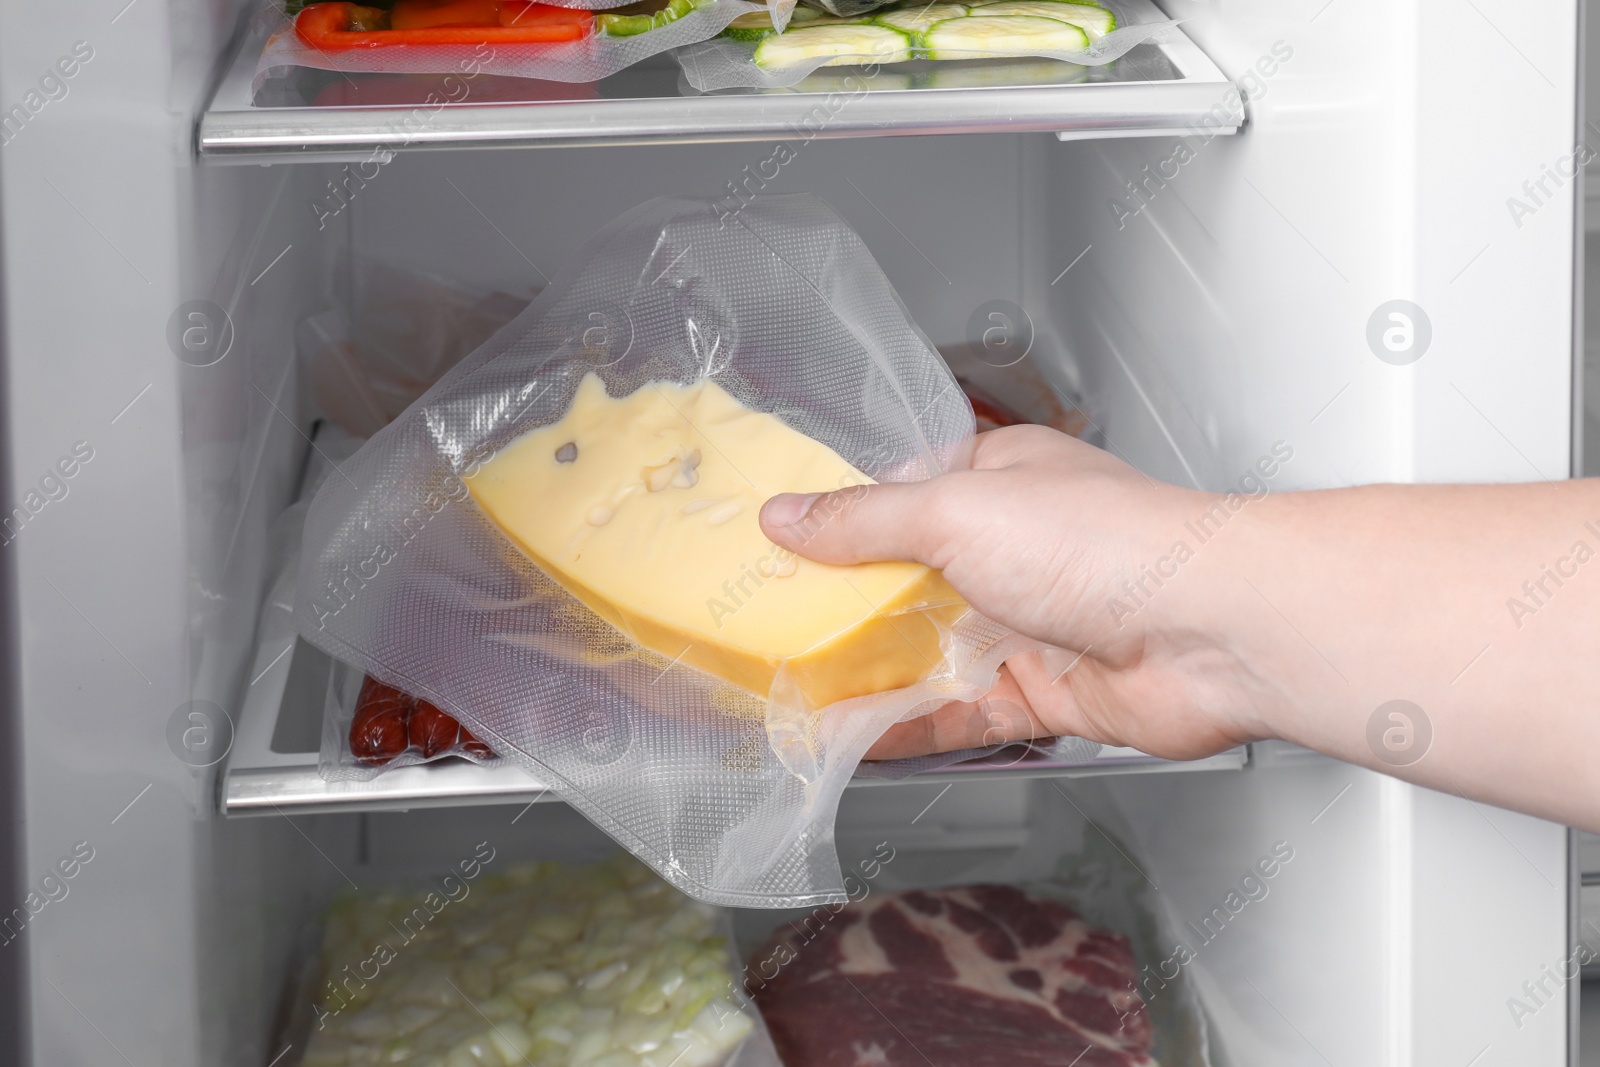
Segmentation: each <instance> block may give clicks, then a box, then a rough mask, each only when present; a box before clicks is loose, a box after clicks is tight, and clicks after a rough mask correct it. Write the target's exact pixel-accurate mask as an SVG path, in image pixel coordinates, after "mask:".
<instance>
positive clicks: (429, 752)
mask: <svg viewBox="0 0 1600 1067" xmlns="http://www.w3.org/2000/svg"><path fill="white" fill-rule="evenodd" d="M450 757H455V758H458V759H464V760H469V761H471V762H472V763H492V762H494V759H495V755H494V752H493V751H491V750H490V748H489V746H488V745H486V744H484V743H483V742H482V741H480V740H478V739H477V738H476V737H473V736H472V731H470V730H468V729H467V728H466V727H464V726H462V725H461V723H460V722H458V721H457V720H456V718H455V716H453V715H451V714H449V713H448V712H444V711H440V710H439V708H437V707H436V706H434V705H433V704H431V703H429V702H428V701H426V700H422V699H419V698H417V697H414V696H412V695H411V694H410V693H404V692H401V691H400V690H398V689H396V688H395V687H394V686H391V685H385V684H384V683H382V682H380V681H378V679H376V678H373V677H371V676H366V677H363V676H362V674H361V672H359V671H354V670H351V669H350V668H349V667H348V666H347V665H345V664H343V663H336V664H334V668H333V671H332V672H331V673H330V674H329V676H328V697H327V705H326V707H325V708H324V710H323V716H322V747H321V750H320V751H319V753H318V755H317V772H318V773H319V774H321V775H322V777H323V779H324V780H326V781H329V782H350V781H356V782H365V781H370V780H371V779H373V778H376V777H377V776H378V775H380V774H382V773H383V772H384V771H386V770H390V769H392V768H395V767H412V766H415V765H416V764H419V763H432V762H433V761H434V760H440V759H448V758H450Z"/></svg>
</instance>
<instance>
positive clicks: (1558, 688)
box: [1152, 482, 1600, 829]
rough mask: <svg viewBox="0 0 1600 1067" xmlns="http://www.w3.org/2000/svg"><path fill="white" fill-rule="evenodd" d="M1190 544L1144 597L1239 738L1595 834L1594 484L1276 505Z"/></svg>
mask: <svg viewBox="0 0 1600 1067" xmlns="http://www.w3.org/2000/svg"><path fill="white" fill-rule="evenodd" d="M1210 502H1211V501H1210V500H1209V499H1208V500H1205V501H1204V502H1203V504H1209V503H1210ZM1201 511H1202V512H1203V507H1202V509H1201ZM1213 521H1215V520H1213ZM1591 523H1592V524H1593V525H1590V524H1591ZM1194 530H1195V533H1196V534H1206V533H1208V532H1209V531H1210V530H1211V526H1209V525H1207V526H1198V527H1194ZM1191 540H1194V541H1195V542H1196V544H1195V554H1194V557H1193V558H1192V559H1191V560H1190V561H1188V562H1187V563H1185V564H1184V566H1183V570H1186V571H1191V572H1192V574H1193V576H1194V577H1193V579H1191V578H1190V576H1189V575H1182V576H1181V577H1182V580H1177V579H1175V580H1174V581H1173V582H1172V586H1171V589H1170V592H1171V593H1172V594H1176V595H1173V596H1171V597H1162V598H1161V599H1167V600H1169V604H1168V605H1167V607H1166V610H1167V612H1168V613H1169V614H1170V616H1171V617H1172V618H1173V620H1174V622H1175V625H1176V626H1178V627H1179V628H1180V629H1187V630H1189V631H1190V632H1192V633H1194V634H1202V633H1212V634H1217V635H1222V636H1221V637H1220V640H1221V641H1222V643H1223V644H1224V646H1225V648H1226V650H1227V651H1228V653H1229V654H1230V656H1231V658H1232V659H1233V660H1234V661H1236V662H1237V664H1238V670H1239V671H1240V683H1241V688H1240V692H1241V693H1247V694H1249V696H1250V699H1251V702H1252V703H1253V704H1254V705H1255V706H1254V707H1253V708H1252V709H1251V710H1250V711H1249V712H1248V713H1247V715H1249V716H1253V717H1254V721H1253V722H1249V723H1248V725H1247V728H1248V729H1249V730H1250V732H1252V733H1254V734H1257V735H1259V736H1272V737H1281V738H1283V739H1285V740H1289V741H1292V742H1295V743H1298V744H1301V745H1305V746H1307V747H1309V748H1314V749H1317V750H1319V751H1322V752H1325V753H1327V754H1329V755H1332V756H1336V757H1338V758H1340V759H1345V760H1348V761H1350V762H1354V763H1361V764H1365V765H1367V766H1371V767H1374V768H1377V769H1380V770H1384V771H1388V772H1391V773H1394V774H1397V775H1399V776H1400V777H1403V778H1407V779H1410V780H1412V781H1416V782H1419V783H1421V784H1424V785H1428V786H1431V787H1433V788H1436V789H1440V790H1444V791H1448V792H1453V793H1461V792H1466V793H1470V794H1471V795H1473V796H1476V797H1479V798H1482V799H1484V800H1487V801H1490V802H1492V803H1496V804H1501V805H1504V806H1507V807H1514V808H1519V809H1522V810H1527V811H1532V812H1535V813H1537V814H1541V815H1544V816H1546V817H1549V818H1552V819H1556V820H1559V821H1564V822H1570V823H1575V824H1580V825H1585V826H1589V827H1591V828H1595V829H1600V773H1597V771H1596V769H1595V768H1596V767H1597V766H1600V483H1595V482H1566V483H1561V484H1557V485H1506V486H1374V487H1367V488H1359V489H1342V490H1331V491H1325V492H1305V493H1283V494H1276V495H1273V496H1270V497H1267V498H1265V499H1263V500H1260V501H1254V502H1250V503H1248V504H1246V505H1245V506H1244V507H1243V508H1241V509H1240V510H1239V512H1238V513H1237V514H1235V515H1232V516H1231V517H1230V518H1229V520H1228V521H1227V522H1226V524H1225V526H1224V527H1223V528H1222V529H1221V530H1219V531H1217V532H1215V533H1214V534H1212V535H1211V536H1209V537H1208V539H1207V540H1206V541H1205V542H1203V543H1200V542H1199V538H1198V536H1192V537H1191ZM1158 603H1159V600H1156V601H1152V607H1155V605H1156V604H1158ZM1394 700H1404V701H1409V702H1411V703H1412V704H1414V705H1416V707H1417V708H1419V709H1420V713H1418V712H1414V711H1411V710H1410V709H1407V708H1405V707H1403V706H1400V707H1394V708H1390V709H1386V711H1385V712H1383V713H1380V712H1379V709H1380V707H1382V706H1383V705H1385V704H1387V703H1388V702H1390V701H1394ZM1390 712H1395V713H1398V714H1399V715H1400V716H1401V717H1400V718H1394V717H1392V716H1391V715H1390V714H1389V713H1390ZM1375 716H1377V718H1378V719H1379V723H1378V725H1377V726H1376V727H1371V723H1372V722H1373V720H1374V717H1375ZM1411 720H1415V721H1411ZM1408 725H1409V729H1410V730H1411V731H1412V732H1411V734H1410V736H1409V738H1408V735H1407V730H1408ZM1369 728H1370V729H1369ZM1430 729H1431V735H1432V736H1431V740H1429V739H1428V738H1427V736H1426V734H1427V733H1428V732H1430ZM1386 734H1387V737H1385V735H1386ZM1386 740H1387V742H1388V743H1387V744H1386V743H1385V741H1386ZM1408 740H1409V745H1408V744H1407V742H1408Z"/></svg>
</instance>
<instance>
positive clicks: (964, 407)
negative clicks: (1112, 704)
mask: <svg viewBox="0 0 1600 1067" xmlns="http://www.w3.org/2000/svg"><path fill="white" fill-rule="evenodd" d="M590 374H598V375H599V376H600V377H601V378H602V379H603V381H604V382H605V383H606V385H607V387H608V390H609V392H610V394H611V395H612V396H617V397H622V396H626V395H630V394H632V393H633V392H634V391H635V390H637V389H639V388H641V387H643V386H645V385H646V384H647V383H651V382H658V383H659V382H674V383H679V384H689V383H694V382H698V381H700V380H702V379H706V378H710V379H712V380H713V381H715V382H716V383H717V384H718V385H720V386H721V387H722V388H723V389H725V390H727V392H728V393H729V394H731V395H732V396H733V397H734V398H736V399H737V400H738V401H739V402H740V403H742V404H743V405H744V406H746V407H747V408H750V409H754V410H757V411H762V412H767V413H770V414H772V415H774V416H776V417H777V418H778V419H780V420H782V422H783V423H785V424H787V426H789V427H790V428H792V429H793V430H796V431H798V432H800V433H802V434H805V435H807V436H810V437H812V438H814V439H816V440H817V441H820V442H822V443H824V444H826V445H828V446H829V447H830V448H832V449H833V450H834V451H835V452H836V453H838V455H839V456H842V457H845V458H846V459H848V460H851V461H852V462H853V463H854V464H855V466H856V467H857V469H858V470H860V471H861V472H863V473H864V474H866V475H867V476H869V477H871V478H873V479H876V480H878V481H914V480H919V479H922V478H928V477H931V476H934V475H936V474H939V473H941V472H944V471H948V470H951V469H955V468H957V467H960V466H963V465H965V464H966V463H968V462H969V461H970V456H971V440H972V433H973V416H972V410H971V408H970V407H969V406H968V404H967V401H966V399H965V398H964V397H963V396H962V393H961V390H960V389H959V388H958V387H957V385H956V383H955V381H954V379H953V378H952V377H951V375H950V372H949V370H948V369H947V368H946V367H945V365H944V363H943V362H942V361H941V360H940V359H939V357H938V356H937V355H935V354H934V352H933V350H932V347H931V345H930V344H929V342H928V340H927V338H926V337H924V336H923V334H922V333H921V332H920V331H919V330H918V329H917V328H916V326H914V325H913V324H912V323H911V322H910V321H909V319H908V317H907V314H906V312H905V309H904V307H903V306H902V305H901V303H900V301H899V299H898V297H897V296H896V295H895V293H894V291H893V289H892V288H891V287H890V285H889V283H888V280H887V279H886V278H885V277H884V276H883V274H882V272H881V271H880V270H879V268H878V266H877V264H876V263H874V262H873V260H872V258H871V256H870V255H869V254H868V253H867V251H866V249H865V247H864V246H863V245H862V243H861V240H860V238H859V237H857V236H856V234H855V233H854V232H853V231H851V230H850V228H849V227H848V226H847V225H845V223H844V222H843V221H842V220H841V219H839V217H838V216H837V215H835V214H834V213H833V212H832V211H831V210H830V209H828V208H827V207H826V206H825V205H823V204H822V203H821V202H820V201H819V200H817V199H816V198H814V197H811V196H806V195H790V196H772V197H765V198H762V199H760V200H758V201H755V202H753V203H750V204H747V205H745V206H744V208H743V210H741V211H738V212H730V211H729V210H728V209H727V208H726V206H725V205H722V204H721V203H720V202H715V201H710V200H694V199H676V198H660V199H657V200H653V201H650V202H649V203H647V204H644V205H641V206H640V207H638V208H635V209H634V210H632V211H630V212H628V213H627V214H626V215H624V216H622V217H621V218H619V219H618V220H616V221H615V222H614V223H612V224H611V225H610V226H609V227H607V228H606V229H605V230H604V231H602V232H601V233H600V234H599V235H598V236H597V237H595V238H594V239H593V240H592V241H591V242H590V243H589V245H588V246H587V247H586V248H585V249H584V250H583V251H582V252H581V253H580V254H579V256H578V257H577V258H576V260H575V262H573V263H572V264H570V265H569V266H568V267H567V268H566V269H565V270H564V271H563V272H562V274H561V275H560V276H559V277H558V278H557V279H556V280H555V281H554V282H553V283H552V284H551V285H550V286H549V287H548V288H546V289H545V290H544V292H543V293H542V294H541V295H540V296H539V298H538V299H537V300H536V301H535V302H534V303H533V305H532V306H530V307H529V309H528V310H527V311H526V312H524V313H523V315H522V316H520V317H519V318H518V319H517V320H516V321H515V322H513V323H512V324H511V325H510V326H508V327H507V328H506V329H504V330H503V331H501V333H500V334H498V335H496V336H495V337H494V338H492V339H491V340H490V341H489V342H488V343H486V344H485V345H484V346H483V347H482V348H480V349H479V350H478V351H476V352H474V353H473V354H472V355H471V356H469V357H467V359H465V360H464V361H463V362H462V363H461V364H459V365H458V366H457V367H456V368H455V369H454V370H453V371H451V372H450V373H449V374H448V375H447V376H446V377H445V378H444V379H443V380H441V381H440V382H439V383H438V385H436V386H435V387H434V388H433V389H432V390H430V391H429V392H428V393H427V394H426V395H425V396H423V397H422V399H421V400H419V401H418V402H417V403H416V404H415V405H413V406H412V407H411V408H410V409H409V410H408V411H407V412H406V413H405V414H404V415H402V416H401V417H400V418H399V419H397V420H396V421H395V422H393V423H391V424H390V425H389V426H387V427H386V428H385V429H384V430H382V431H380V432H379V433H378V434H377V435H376V436H375V437H373V438H372V439H371V440H370V441H369V442H368V443H367V444H366V445H365V446H364V447H363V448H362V449H361V451H360V452H358V453H357V454H356V455H355V456H354V457H352V459H351V460H350V461H348V462H347V463H345V464H343V465H342V466H341V468H340V470H339V472H338V476H337V477H330V478H328V479H326V480H325V481H324V483H323V487H322V489H321V491H320V492H319V493H318V495H317V497H316V499H315V501H314V502H313V504H312V507H311V511H310V514H309V516H308V518H307V522H306V530H305V546H304V549H303V553H302V561H301V571H300V576H299V584H298V588H297V595H296V612H295V619H296V625H297V626H298V627H299V628H300V630H301V633H302V634H303V635H304V636H305V638H306V639H307V640H308V641H310V642H311V643H313V644H315V645H317V646H318V647H320V648H322V649H323V650H325V651H326V652H328V653H329V654H330V655H332V656H333V657H334V658H336V659H339V660H342V661H344V662H347V663H350V664H353V665H354V666H355V667H356V668H357V669H359V670H361V671H364V672H365V673H367V674H370V675H373V676H375V677H377V678H379V679H381V680H382V681H384V682H387V683H388V684H391V685H393V686H395V687H397V688H399V689H401V690H404V691H405V692H408V693H415V694H417V695H418V696H420V697H423V698H425V699H427V700H429V701H431V702H432V703H433V704H435V705H437V706H438V707H439V708H441V709H443V710H444V711H446V712H448V713H449V714H451V715H452V716H454V717H455V718H456V719H457V720H459V721H460V722H461V723H462V724H463V725H464V726H466V727H467V728H468V729H470V730H471V731H472V733H473V734H474V735H476V736H477V737H479V738H482V739H483V740H485V741H487V742H488V743H489V744H490V745H491V746H492V747H493V749H494V750H495V751H496V752H498V753H499V754H501V755H502V756H504V757H506V758H509V759H512V760H515V761H517V762H519V763H521V764H523V765H524V766H526V767H528V768H529V769H530V770H532V771H533V772H534V773H535V774H536V775H537V776H538V777H540V778H541V779H542V780H544V781H546V782H549V783H550V784H551V785H552V787H553V788H554V789H555V790H556V791H557V793H558V794H559V795H560V796H561V797H562V798H563V799H565V800H566V801H568V802H569V803H571V804H572V805H574V806H575V807H577V808H578V809H579V810H581V811H582V812H583V813H584V814H585V815H586V816H587V817H588V818H590V819H591V820H592V821H593V822H594V823H596V824H597V825H598V826H599V827H600V828H601V829H603V830H605V831H606V832H607V833H609V834H611V835H612V836H613V837H614V838H616V839H617V840H618V841H619V842H620V843H622V844H623V845H624V846H625V847H626V848H628V849H629V850H630V851H632V852H633V853H634V854H635V855H637V856H639V857H640V858H641V859H643V860H645V861H646V862H647V863H649V864H650V865H651V866H652V867H653V868H655V869H656V870H657V871H658V872H660V873H661V874H662V876H663V877H665V878H666V879H667V880H668V881H670V882H672V883H673V884H674V885H677V886H678V887H679V888H681V889H683V890H684V891H685V892H687V893H689V894H690V895H692V896H695V897H698V898H700V899H702V900H706V901H709V902H712V903H720V904H730V905H740V906H747V907H784V906H796V905H802V904H811V903H821V902H827V901H833V900H838V899H841V898H842V897H843V879H842V875H841V873H840V869H839V864H838V859H837V856H836V855H835V851H834V847H833V839H832V825H833V819H834V813H835V810H836V807H837V804H838V799H839V795H840V792H841V791H842V790H843V788H844V786H845V784H846V782H847V781H848V779H849V778H850V776H851V774H852V773H853V772H854V770H855V768H856V766H857V764H858V763H859V761H860V760H861V757H862V755H863V754H864V753H865V752H866V750H867V748H868V747H869V746H870V744H871V743H872V742H873V741H874V740H875V739H876V738H877V737H879V736H880V735H881V734H882V733H883V732H884V731H885V730H886V729H887V728H888V727H889V726H890V725H892V724H893V723H894V722H896V721H898V720H900V719H902V718H910V717H913V716H915V715H918V714H922V713H925V712H928V711H931V710H932V709H933V708H935V707H937V706H939V705H940V704H942V703H945V702H947V701H951V700H975V699H977V698H978V697H979V696H981V695H982V694H983V693H985V692H987V691H988V690H989V689H990V688H991V687H992V686H993V684H994V681H995V678H996V672H997V670H998V668H999V665H1000V664H1001V663H1002V662H1003V661H1004V660H1005V659H1007V658H1009V657H1010V656H1012V655H1015V654H1017V653H1019V652H1022V651H1025V650H1030V649H1035V648H1037V647H1038V646H1037V645H1036V644H1035V643H1033V642H1031V641H1027V640H1025V639H1023V638H1020V637H1018V636H1017V635H1015V634H1012V633H1010V632H1009V631H1007V630H1005V629H1004V628H1002V627H999V626H997V625H995V624H994V623H992V622H990V621H989V620H987V619H984V618H983V617H982V616H979V615H977V614H976V613H974V612H971V611H967V612H965V613H964V614H960V615H959V617H954V618H953V619H952V620H951V621H948V622H945V623H944V624H943V631H942V635H941V644H940V646H939V648H940V658H939V661H938V662H937V663H934V664H932V665H931V666H930V667H929V670H928V673H927V675H926V676H925V677H924V678H923V680H921V681H918V682H916V683H915V684H913V685H909V686H906V687H904V688H901V689H897V690H893V691H890V692H883V693H874V694H871V695H865V696H857V697H854V698H852V699H848V700H842V701H839V702H838V703H835V704H832V705H831V706H828V707H824V708H820V709H814V708H810V707H807V706H806V705H805V703H804V701H802V700H800V699H798V689H799V687H798V685H794V684H790V683H791V679H790V677H789V675H788V674H787V673H786V671H787V668H783V669H780V670H779V671H778V674H777V677H776V679H775V681H774V683H773V685H772V688H771V691H770V692H767V693H759V694H758V693H753V692H750V691H747V690H745V689H741V688H739V687H737V686H734V685H732V684H729V683H728V682H724V681H721V680H719V679H718V678H716V677H713V676H711V675H709V674H705V673H702V672H700V671H698V670H694V669H690V668H688V667H685V666H682V665H681V664H679V663H678V662H676V661H675V660H674V659H673V658H672V657H671V656H670V655H668V654H662V653H659V652H654V651H650V650H648V649H646V648H645V647H642V646H641V645H640V644H638V643H636V642H634V641H632V640H630V639H629V638H628V637H627V636H626V635H624V634H623V633H622V632H621V631H619V630H617V629H616V628H614V627H613V626H612V625H610V624H609V623H607V622H605V621H603V620H602V619H601V618H600V617H599V616H598V615H596V614H595V613H594V612H592V611H591V610H590V609H589V608H588V607H586V606H585V605H584V604H583V602H581V601H579V600H578V599H577V598H575V597H574V596H572V595H571V594H569V593H568V592H566V590H565V589H563V588H562V586H561V585H559V584H557V582H556V581H554V580H553V579H552V578H551V577H549V576H548V575H546V574H545V573H544V572H542V571H541V570H539V568H538V567H536V566H535V565H533V563H532V562H530V560H529V559H528V558H527V557H526V556H523V555H522V554H521V553H520V552H518V551H516V550H515V549H514V548H513V547H512V546H511V544H510V542H509V541H508V540H507V539H506V538H505V537H504V535H502V534H501V532H500V531H499V529H498V528H497V527H495V526H494V525H493V524H492V522H491V521H490V520H489V519H488V518H487V517H486V516H485V515H484V513H483V512H481V511H480V510H479V509H478V508H477V507H476V506H474V504H473V502H472V499H471V493H470V491H469V490H468V488H467V486H466V484H465V483H464V481H463V476H469V475H471V474H472V473H473V472H474V471H476V470H477V469H478V468H479V466H480V465H481V464H483V463H484V462H485V461H486V460H488V459H489V458H490V457H492V456H493V455H494V454H495V453H496V452H497V450H499V449H501V448H503V447H504V446H506V445H507V444H509V443H510V442H512V441H513V440H515V439H516V438H518V437H520V436H521V435H522V434H523V433H525V432H527V431H530V430H532V429H534V428H536V427H539V426H544V425H548V424H550V423H553V422H555V421H557V420H558V419H560V418H561V417H562V415H563V414H564V413H565V412H566V411H567V409H568V407H569V406H570V404H571V403H572V399H573V397H574V395H575V394H576V391H577V389H578V386H579V383H580V382H581V381H582V380H583V379H584V378H585V376H587V375H590ZM817 488H818V489H828V488H834V487H833V486H818V487H817ZM718 577H720V575H719V576H718ZM712 584H713V585H715V584H717V583H712ZM947 607H948V605H945V606H943V607H941V608H940V609H939V610H940V611H944V609H945V608H947ZM944 617H945V616H944V615H940V614H938V613H937V612H935V613H932V614H927V613H924V614H919V615H916V616H911V615H908V616H906V620H907V622H908V623H918V620H919V619H921V620H923V621H924V622H927V621H928V620H932V619H936V618H944ZM930 624H931V623H930Z"/></svg>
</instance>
